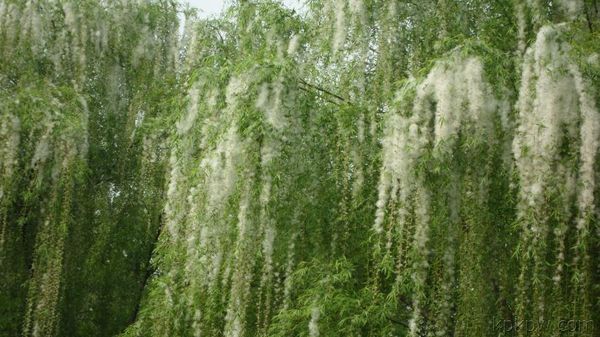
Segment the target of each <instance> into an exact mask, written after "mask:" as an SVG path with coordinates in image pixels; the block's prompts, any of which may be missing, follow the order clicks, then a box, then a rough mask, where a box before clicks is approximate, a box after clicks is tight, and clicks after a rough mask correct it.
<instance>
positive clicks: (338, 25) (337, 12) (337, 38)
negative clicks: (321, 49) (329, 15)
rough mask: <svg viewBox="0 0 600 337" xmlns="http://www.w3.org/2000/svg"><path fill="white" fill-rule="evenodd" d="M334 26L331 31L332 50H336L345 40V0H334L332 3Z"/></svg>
mask: <svg viewBox="0 0 600 337" xmlns="http://www.w3.org/2000/svg"><path fill="white" fill-rule="evenodd" d="M333 10H334V17H335V28H334V32H333V51H334V52H336V51H338V50H340V48H342V47H343V45H344V43H345V42H346V1H345V0H336V1H335V4H334V8H333Z"/></svg>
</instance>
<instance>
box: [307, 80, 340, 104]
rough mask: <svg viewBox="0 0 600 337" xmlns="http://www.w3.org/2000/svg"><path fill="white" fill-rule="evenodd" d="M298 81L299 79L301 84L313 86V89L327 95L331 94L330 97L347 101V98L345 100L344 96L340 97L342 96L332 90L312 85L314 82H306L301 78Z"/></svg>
mask: <svg viewBox="0 0 600 337" xmlns="http://www.w3.org/2000/svg"><path fill="white" fill-rule="evenodd" d="M298 81H299V82H300V83H301V84H303V85H306V86H307V87H310V88H313V89H315V90H318V91H320V92H322V93H325V94H327V95H329V96H331V97H335V98H337V99H339V100H340V101H342V102H344V103H348V100H346V99H345V98H344V97H342V96H340V95H338V94H334V93H333V92H331V91H329V90H327V89H323V88H321V87H319V86H316V85H314V84H310V83H308V82H306V81H305V80H303V79H298Z"/></svg>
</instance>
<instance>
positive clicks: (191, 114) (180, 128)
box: [176, 82, 200, 135]
mask: <svg viewBox="0 0 600 337" xmlns="http://www.w3.org/2000/svg"><path fill="white" fill-rule="evenodd" d="M188 97H189V99H190V102H189V103H188V107H187V112H186V114H185V115H184V116H183V117H182V118H181V119H180V120H179V121H178V122H177V125H176V126H177V133H179V134H180V135H183V134H186V133H187V132H188V131H189V130H190V129H191V128H192V126H194V122H195V121H196V118H197V117H198V110H199V103H200V89H199V85H198V82H196V84H194V85H193V86H192V89H191V90H190V93H189V94H188Z"/></svg>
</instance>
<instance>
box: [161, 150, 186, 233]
mask: <svg viewBox="0 0 600 337" xmlns="http://www.w3.org/2000/svg"><path fill="white" fill-rule="evenodd" d="M169 167H170V168H171V171H170V173H169V185H168V187H167V202H166V204H165V218H166V221H165V222H166V227H167V229H168V230H169V233H170V234H171V236H173V237H175V238H176V237H177V224H178V219H179V215H178V214H177V211H176V209H175V205H176V204H177V203H178V202H179V201H178V200H177V197H178V193H177V186H178V184H179V181H180V180H181V178H182V174H181V167H180V164H179V162H178V159H177V155H176V154H175V151H173V152H171V156H170V158H169Z"/></svg>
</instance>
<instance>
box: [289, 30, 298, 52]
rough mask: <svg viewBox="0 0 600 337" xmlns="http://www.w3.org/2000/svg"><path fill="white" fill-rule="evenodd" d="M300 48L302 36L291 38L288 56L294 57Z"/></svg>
mask: <svg viewBox="0 0 600 337" xmlns="http://www.w3.org/2000/svg"><path fill="white" fill-rule="evenodd" d="M299 47H300V35H298V34H294V35H292V37H291V38H290V42H289V43H288V48H287V53H288V55H294V54H296V52H297V51H298V48H299Z"/></svg>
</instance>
